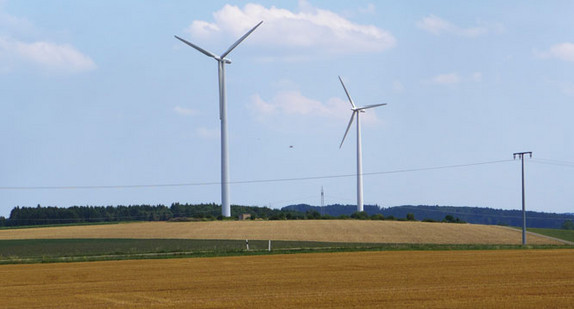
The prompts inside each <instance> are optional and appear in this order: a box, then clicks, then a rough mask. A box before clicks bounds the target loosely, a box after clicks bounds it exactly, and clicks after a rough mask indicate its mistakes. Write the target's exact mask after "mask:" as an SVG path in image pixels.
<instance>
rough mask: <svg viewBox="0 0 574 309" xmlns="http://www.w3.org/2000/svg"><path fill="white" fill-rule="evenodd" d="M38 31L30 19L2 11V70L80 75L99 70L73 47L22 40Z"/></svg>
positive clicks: (0, 58) (0, 60) (0, 20)
mask: <svg viewBox="0 0 574 309" xmlns="http://www.w3.org/2000/svg"><path fill="white" fill-rule="evenodd" d="M0 9H1V7H0ZM37 32H38V30H37V29H35V27H34V25H33V24H32V23H31V22H29V21H28V20H26V19H22V18H17V17H13V16H10V15H8V14H6V13H4V12H2V11H0V55H1V56H2V57H0V71H5V72H6V71H10V70H13V69H15V68H18V67H21V65H23V64H27V65H32V66H33V67H37V68H41V69H43V70H46V71H49V72H58V73H78V72H85V71H90V70H94V69H95V68H96V64H95V63H94V61H93V60H92V59H91V58H90V57H89V56H87V55H85V54H83V53H81V52H80V51H78V50H77V49H76V48H75V47H74V46H72V45H69V44H58V43H54V42H50V41H44V40H34V39H22V37H33V36H35V35H36V33H37Z"/></svg>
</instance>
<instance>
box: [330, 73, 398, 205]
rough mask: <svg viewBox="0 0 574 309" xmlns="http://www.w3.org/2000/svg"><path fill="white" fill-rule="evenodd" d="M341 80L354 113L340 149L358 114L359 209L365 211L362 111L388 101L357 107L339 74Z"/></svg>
mask: <svg viewBox="0 0 574 309" xmlns="http://www.w3.org/2000/svg"><path fill="white" fill-rule="evenodd" d="M339 81H341V85H343V89H345V94H347V98H349V102H350V103H351V106H352V108H351V110H352V111H353V114H351V120H350V121H349V125H347V130H346V131H345V135H344V136H343V140H342V141H341V145H339V149H341V147H342V146H343V143H344V142H345V138H346V137H347V133H349V129H350V128H351V125H352V124H353V120H354V119H355V116H357V211H363V163H362V160H363V159H362V153H361V122H360V120H359V119H360V117H359V115H360V113H364V112H365V110H366V109H369V108H373V107H378V106H383V105H387V103H382V104H373V105H366V106H363V107H357V106H356V105H355V103H354V102H353V99H351V96H350V95H349V91H347V87H345V83H343V80H342V79H341V76H339Z"/></svg>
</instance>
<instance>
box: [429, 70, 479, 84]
mask: <svg viewBox="0 0 574 309" xmlns="http://www.w3.org/2000/svg"><path fill="white" fill-rule="evenodd" d="M462 82H474V83H480V82H482V73H481V72H474V73H472V74H470V75H468V76H465V77H461V76H460V75H459V74H458V73H456V72H453V73H445V74H439V75H436V76H434V77H431V78H430V79H427V80H425V81H423V83H425V84H431V85H441V86H452V85H457V84H460V83H462Z"/></svg>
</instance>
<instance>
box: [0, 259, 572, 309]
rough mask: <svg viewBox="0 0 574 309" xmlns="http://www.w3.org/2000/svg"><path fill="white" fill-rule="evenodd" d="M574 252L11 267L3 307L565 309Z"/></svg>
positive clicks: (3, 283) (5, 270)
mask: <svg viewBox="0 0 574 309" xmlns="http://www.w3.org/2000/svg"><path fill="white" fill-rule="evenodd" d="M573 257H574V250H571V249H560V250H495V251H393V252H353V253H321V254H295V255H272V256H241V257H220V258H195V259H173V260H143V261H142V260H139V261H114V262H91V263H64V264H34V265H5V266H1V267H0V278H2V280H0V295H2V298H3V299H2V306H3V307H4V308H76V307H82V308H94V307H108V308H143V307H155V308H166V307H180V308H196V307H203V308H253V307H259V308H271V307H283V308H285V307H291V308H302V307H314V308H320V307H341V308H342V307H345V308H347V307H380V308H391V307H427V308H433V307H440V308H447V307H449V308H486V307H489V308H503V307H519V308H559V307H561V308H566V307H572V304H574V263H572V261H573Z"/></svg>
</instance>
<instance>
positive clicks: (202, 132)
mask: <svg viewBox="0 0 574 309" xmlns="http://www.w3.org/2000/svg"><path fill="white" fill-rule="evenodd" d="M195 133H196V134H197V136H199V137H200V138H203V139H217V138H219V129H208V128H204V127H201V128H198V129H196V130H195Z"/></svg>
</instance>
